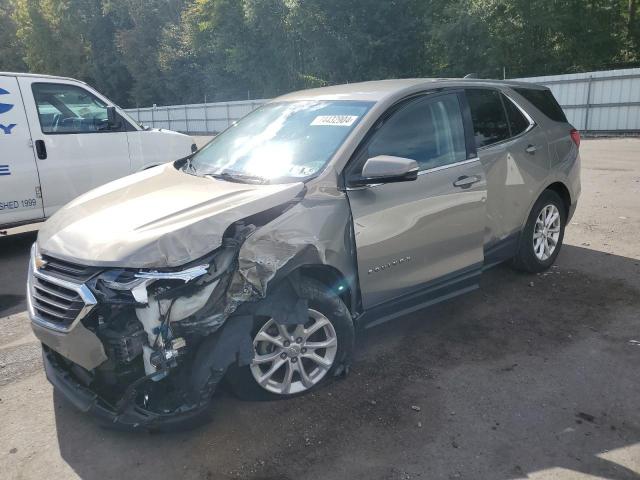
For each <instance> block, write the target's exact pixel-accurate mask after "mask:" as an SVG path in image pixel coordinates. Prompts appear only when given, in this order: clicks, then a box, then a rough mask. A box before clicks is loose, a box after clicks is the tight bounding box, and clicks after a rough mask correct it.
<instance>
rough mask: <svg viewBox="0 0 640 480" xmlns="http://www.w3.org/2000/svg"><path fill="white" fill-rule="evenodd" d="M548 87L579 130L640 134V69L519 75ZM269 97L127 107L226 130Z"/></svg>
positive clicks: (143, 116)
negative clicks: (541, 75) (550, 74)
mask: <svg viewBox="0 0 640 480" xmlns="http://www.w3.org/2000/svg"><path fill="white" fill-rule="evenodd" d="M514 80H520V81H524V82H532V83H538V84H541V85H546V86H548V87H549V88H550V89H551V91H552V92H553V94H554V95H555V97H556V99H557V100H558V102H559V103H560V105H562V108H563V109H564V111H565V113H566V114H567V119H568V120H569V122H570V123H571V124H572V125H573V126H574V127H576V128H577V129H578V130H581V131H583V132H590V133H597V132H607V133H626V132H633V133H638V132H640V68H627V69H623V70H608V71H603V72H585V73H571V74H566V75H552V76H544V77H527V78H518V79H514ZM267 101H268V100H265V99H259V100H243V101H235V102H219V103H206V104H205V103H198V104H191V105H170V106H164V107H148V108H133V109H129V110H127V113H128V114H129V115H131V116H132V117H133V118H134V119H136V120H137V121H138V122H140V123H143V124H145V125H149V126H150V127H154V128H167V129H170V130H177V131H179V132H185V133H191V134H199V133H200V134H211V133H218V132H221V131H223V130H225V129H226V128H227V127H228V126H229V125H231V124H232V123H233V122H235V121H237V120H239V119H241V118H242V117H244V116H245V115H247V114H248V113H250V112H251V111H253V110H255V109H256V108H258V107H259V106H260V105H262V104H264V103H265V102H267Z"/></svg>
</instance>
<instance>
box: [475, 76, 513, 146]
mask: <svg viewBox="0 0 640 480" xmlns="http://www.w3.org/2000/svg"><path fill="white" fill-rule="evenodd" d="M465 93H466V96H467V102H468V103H469V109H470V110H471V119H472V120H473V136H474V138H475V141H476V146H477V147H478V148H480V147H486V146H488V145H493V144H494V143H498V142H501V141H503V140H507V139H508V138H509V136H510V134H509V124H508V123H507V116H506V114H505V111H504V107H503V105H502V99H501V98H500V95H501V94H500V92H498V91H497V90H488V89H482V88H473V89H468V90H466V91H465Z"/></svg>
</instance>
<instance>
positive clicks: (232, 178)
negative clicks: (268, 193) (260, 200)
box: [205, 172, 269, 185]
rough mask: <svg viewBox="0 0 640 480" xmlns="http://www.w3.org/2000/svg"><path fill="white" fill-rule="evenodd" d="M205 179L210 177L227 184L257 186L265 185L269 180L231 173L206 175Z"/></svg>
mask: <svg viewBox="0 0 640 480" xmlns="http://www.w3.org/2000/svg"><path fill="white" fill-rule="evenodd" d="M205 177H212V178H217V179H221V180H226V181H227V182H237V183H257V184H259V185H266V184H267V183H269V180H268V179H266V178H264V177H259V176H257V175H247V174H245V173H232V172H220V173H206V174H205Z"/></svg>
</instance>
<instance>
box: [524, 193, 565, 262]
mask: <svg viewBox="0 0 640 480" xmlns="http://www.w3.org/2000/svg"><path fill="white" fill-rule="evenodd" d="M566 220H567V211H566V206H565V204H564V202H563V201H562V198H560V195H558V194H557V193H556V192H554V191H552V190H545V191H544V192H542V194H541V195H540V197H539V198H538V200H537V201H536V203H535V204H534V206H533V208H532V209H531V213H530V214H529V218H528V219H527V223H526V225H525V227H524V229H523V230H522V236H521V238H520V245H519V248H518V253H517V254H516V256H515V258H514V266H515V267H516V268H517V269H519V270H523V271H525V272H530V273H539V272H544V271H545V270H548V269H549V268H550V267H551V265H553V263H554V262H555V260H556V258H557V256H558V254H559V253H560V247H561V246H562V241H563V239H564V229H565V224H566Z"/></svg>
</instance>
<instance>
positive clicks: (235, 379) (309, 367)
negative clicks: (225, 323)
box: [226, 277, 355, 400]
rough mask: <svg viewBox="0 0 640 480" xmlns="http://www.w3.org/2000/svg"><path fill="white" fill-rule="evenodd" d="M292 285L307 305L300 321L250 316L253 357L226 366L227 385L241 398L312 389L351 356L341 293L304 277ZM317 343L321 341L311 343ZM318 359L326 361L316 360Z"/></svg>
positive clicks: (347, 318)
mask: <svg viewBox="0 0 640 480" xmlns="http://www.w3.org/2000/svg"><path fill="white" fill-rule="evenodd" d="M298 290H299V292H300V295H301V296H302V297H303V298H305V299H306V300H307V301H308V305H309V317H308V321H307V323H305V324H304V325H302V324H300V325H277V324H276V323H275V321H273V320H272V319H271V318H269V317H256V321H255V324H254V328H253V331H252V332H251V333H252V339H253V347H254V360H253V362H252V364H251V365H248V366H244V367H238V366H233V367H231V368H230V369H229V371H228V373H227V377H226V378H227V381H228V383H229V385H230V387H231V390H232V391H233V392H234V393H235V394H236V395H237V396H238V397H240V398H241V399H243V400H278V399H285V398H292V397H295V396H299V395H303V394H305V393H308V392H310V391H313V390H316V389H317V388H318V387H320V386H321V385H323V384H324V383H326V382H327V381H328V380H329V379H330V378H332V377H334V375H335V374H336V372H337V369H338V368H343V366H344V364H345V362H346V361H347V360H348V358H349V357H350V356H351V352H352V350H353V342H354V336H355V334H354V326H353V321H352V319H351V314H350V313H349V310H348V309H347V307H346V305H345V304H344V302H343V301H342V299H341V298H340V297H339V296H338V295H336V294H335V293H334V292H333V291H331V290H330V289H328V288H327V287H325V286H324V285H323V284H321V283H320V282H317V281H315V280H312V279H309V278H304V277H303V278H302V279H301V282H300V284H299V285H298ZM327 320H328V322H329V323H328V324H327V323H326V321H327ZM314 327H315V328H317V330H316V331H315V332H314V333H310V334H307V333H305V332H312V331H313V329H314ZM283 329H284V330H283ZM264 339H272V340H264ZM285 341H286V346H285ZM274 342H277V343H278V344H279V346H278V345H276V344H275V343H274ZM321 343H322V344H323V345H327V347H326V348H321V347H317V345H320V344H321ZM314 355H317V357H315V356H314ZM269 358H273V360H269ZM258 359H260V361H261V362H260V363H259V362H258V361H257V360H258ZM314 359H315V360H314ZM321 360H322V361H323V363H324V364H325V365H326V366H321V363H320V362H321ZM329 362H330V365H329ZM278 364H280V365H281V366H280V367H278V368H277V369H276V370H274V371H273V373H272V375H271V377H270V378H269V379H268V380H264V381H263V382H262V384H261V383H258V379H259V378H261V377H263V376H265V375H266V374H267V373H268V372H270V371H271V369H272V368H274V367H276V366H277V365H278ZM289 375H290V376H289ZM287 378H288V379H289V380H288V385H287Z"/></svg>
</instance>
